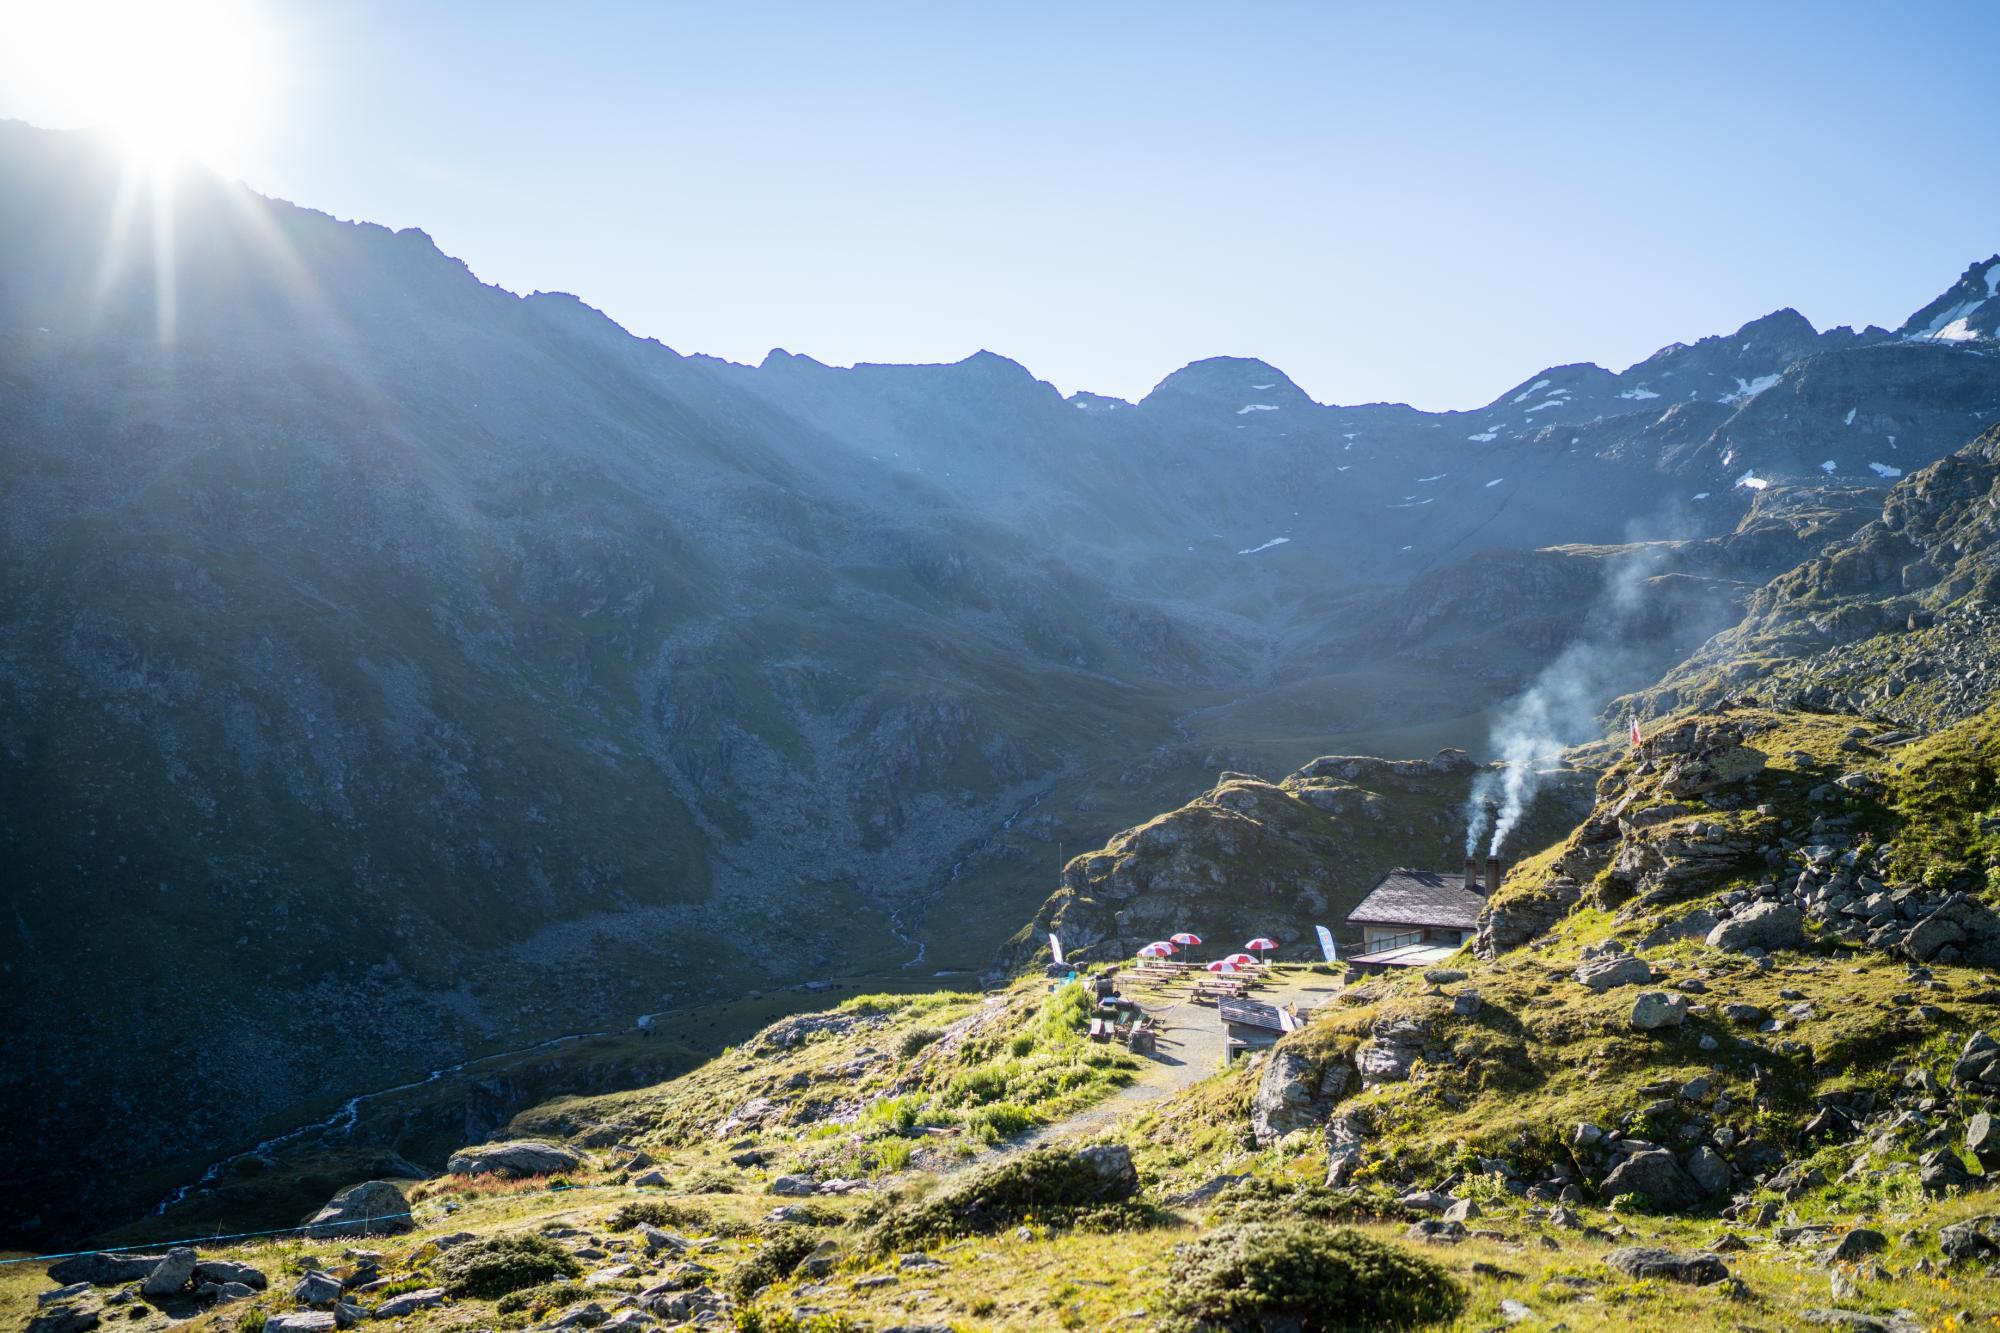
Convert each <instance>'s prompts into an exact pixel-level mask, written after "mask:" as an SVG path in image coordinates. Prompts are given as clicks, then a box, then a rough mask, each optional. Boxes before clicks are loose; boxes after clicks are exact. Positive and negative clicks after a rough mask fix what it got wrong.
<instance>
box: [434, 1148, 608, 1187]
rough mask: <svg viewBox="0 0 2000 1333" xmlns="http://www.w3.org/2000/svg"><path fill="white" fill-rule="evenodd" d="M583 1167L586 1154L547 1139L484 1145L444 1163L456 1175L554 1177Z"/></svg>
mask: <svg viewBox="0 0 2000 1333" xmlns="http://www.w3.org/2000/svg"><path fill="white" fill-rule="evenodd" d="M582 1165H583V1154H582V1153H580V1152H578V1151H576V1150H575V1149H574V1148H565V1147H564V1146H563V1145H561V1144H560V1143H550V1142H547V1141H546V1140H544V1139H515V1140H513V1141H511V1142H508V1143H481V1144H476V1145H474V1146H473V1147H470V1148H460V1149H459V1150H458V1151H457V1152H455V1153H453V1154H452V1155H451V1159H450V1160H449V1161H447V1162H446V1163H445V1164H444V1169H445V1170H447V1171H449V1172H451V1173H452V1174H453V1175H455V1176H484V1175H495V1176H506V1177H509V1178H511V1179H519V1178H521V1177H523V1176H552V1175H554V1174H555V1173H556V1172H558V1171H574V1170H575V1169H576V1168H578V1167H580V1166H582Z"/></svg>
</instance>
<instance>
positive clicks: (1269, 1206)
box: [1208, 1176, 1411, 1224]
mask: <svg viewBox="0 0 2000 1333" xmlns="http://www.w3.org/2000/svg"><path fill="white" fill-rule="evenodd" d="M1410 1216H1411V1214H1410V1211H1409V1209H1407V1208H1405V1207H1403V1205H1402V1204H1401V1202H1399V1201H1398V1198H1397V1195H1396V1192H1395V1191H1394V1190H1392V1189H1389V1188H1388V1187H1387V1186H1383V1185H1373V1186H1366V1187H1362V1188H1356V1189H1328V1188H1327V1187H1326V1186H1324V1185H1306V1184H1291V1183H1287V1182H1285V1181H1278V1180H1272V1179H1270V1178H1268V1177H1265V1176H1252V1177H1251V1178H1250V1179H1248V1180H1244V1181H1239V1182H1238V1183H1236V1184H1234V1185H1231V1186H1230V1187H1229V1188H1227V1189H1225V1190H1224V1191H1222V1193H1220V1194H1218V1195H1217V1196H1216V1197H1215V1202H1214V1203H1213V1204H1212V1205H1211V1206H1210V1208H1209V1211H1208V1220H1209V1221H1210V1222H1211V1223H1213V1224H1220V1223H1224V1222H1263V1221H1267V1220H1269V1219H1270V1218H1272V1217H1284V1218H1285V1219H1287V1220H1288V1221H1294V1222H1379V1221H1383V1220H1385V1219H1386V1220H1390V1221H1401V1220H1404V1219H1406V1218H1408V1217H1410Z"/></svg>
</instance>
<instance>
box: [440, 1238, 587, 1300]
mask: <svg viewBox="0 0 2000 1333" xmlns="http://www.w3.org/2000/svg"><path fill="white" fill-rule="evenodd" d="M437 1273H438V1277H439V1279H440V1281H441V1283H442V1285H443V1287H444V1289H445V1291H446V1293H447V1294H449V1295H452V1296H471V1297H474V1298H475V1299H478V1300H494V1299H496V1298H498V1297H501V1296H505V1295H508V1294H509V1293H512V1292H516V1291H520V1290H521V1289H523V1288H524V1287H539V1286H541V1285H543V1284H544V1283H549V1282H556V1281H560V1280H562V1279H564V1278H576V1277H582V1276H583V1267H582V1266H581V1265H580V1264H578V1263H577V1261H576V1259H575V1257H574V1256H572V1255H571V1254H570V1252H569V1251H568V1250H565V1249H564V1248H563V1247H562V1246H560V1245H558V1244H556V1243H555V1242H554V1241H552V1240H549V1239H547V1238H545V1237H542V1236H482V1237H480V1238H479V1239H478V1240H469V1241H466V1242H465V1243H464V1244H463V1245H454V1246H453V1247H452V1248H450V1249H449V1250H446V1251H445V1252H444V1253H443V1254H441V1255H439V1256H438V1260H437Z"/></svg>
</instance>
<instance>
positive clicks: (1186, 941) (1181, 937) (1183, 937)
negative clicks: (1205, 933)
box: [1167, 930, 1201, 948]
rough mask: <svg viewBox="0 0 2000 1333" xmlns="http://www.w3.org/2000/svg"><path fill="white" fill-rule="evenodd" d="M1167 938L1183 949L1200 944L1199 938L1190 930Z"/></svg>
mask: <svg viewBox="0 0 2000 1333" xmlns="http://www.w3.org/2000/svg"><path fill="white" fill-rule="evenodd" d="M1167 938H1168V939H1170V940H1172V941H1173V942H1174V943H1175V944H1178V945H1181V946H1183V947H1190V948H1191V947H1193V946H1194V945H1197V944H1200V943H1201V936H1199V935H1197V934H1195V933H1194V932H1193V931H1190V930H1184V931H1182V932H1181V933H1180V934H1178V935H1169V936H1167Z"/></svg>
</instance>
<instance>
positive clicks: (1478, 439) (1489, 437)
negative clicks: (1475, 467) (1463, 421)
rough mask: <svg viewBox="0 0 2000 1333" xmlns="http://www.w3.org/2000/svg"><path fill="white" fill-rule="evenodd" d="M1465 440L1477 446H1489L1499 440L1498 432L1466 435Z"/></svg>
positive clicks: (1484, 431)
mask: <svg viewBox="0 0 2000 1333" xmlns="http://www.w3.org/2000/svg"><path fill="white" fill-rule="evenodd" d="M1465 438H1466V439H1468V440H1472V441H1473V442H1475V443H1477V444H1491V443H1492V442H1493V441H1495V440H1497V439H1499V438H1500V432H1499V431H1497V430H1483V431H1481V432H1479V434H1477V435H1468V436H1466V437H1465Z"/></svg>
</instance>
